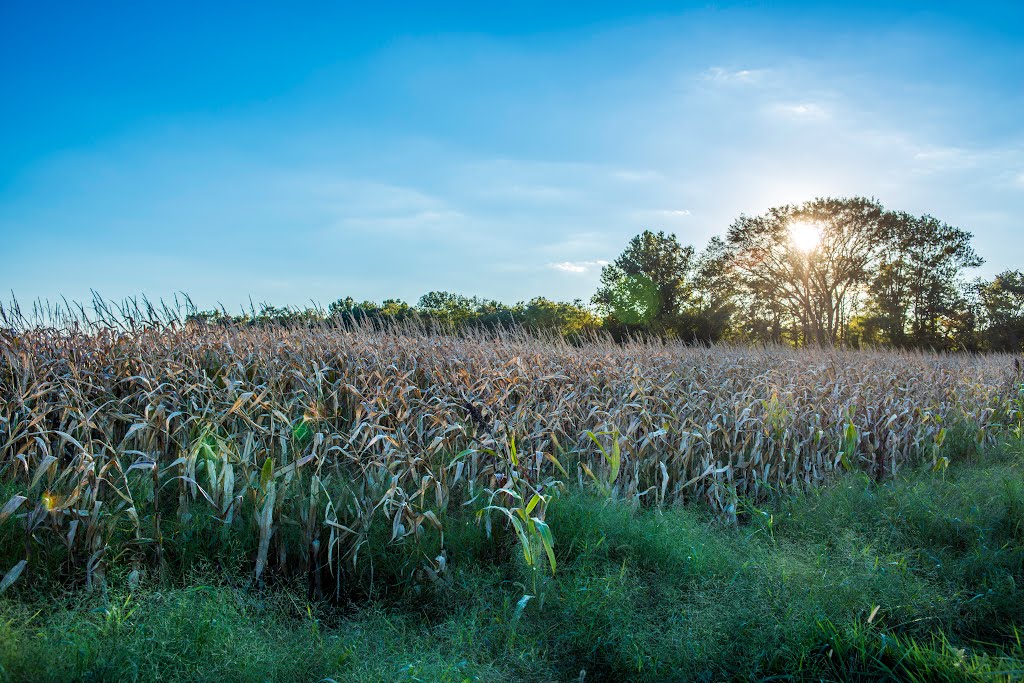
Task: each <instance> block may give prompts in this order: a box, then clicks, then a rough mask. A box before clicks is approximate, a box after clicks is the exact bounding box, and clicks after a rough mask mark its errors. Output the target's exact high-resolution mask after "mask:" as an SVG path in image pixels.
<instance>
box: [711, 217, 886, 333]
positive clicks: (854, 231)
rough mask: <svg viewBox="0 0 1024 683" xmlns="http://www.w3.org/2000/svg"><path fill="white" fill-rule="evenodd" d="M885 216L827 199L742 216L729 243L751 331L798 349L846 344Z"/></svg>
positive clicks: (740, 300) (740, 299)
mask: <svg viewBox="0 0 1024 683" xmlns="http://www.w3.org/2000/svg"><path fill="white" fill-rule="evenodd" d="M883 218H884V210H883V208H882V206H881V204H879V203H878V202H877V201H875V200H873V199H865V198H862V197H853V198H848V199H847V198H843V199H833V198H821V199H815V200H813V201H809V202H805V203H803V204H795V205H787V206H781V207H776V208H773V209H769V210H768V212H767V213H765V214H763V215H761V216H740V218H739V219H737V220H736V221H735V222H734V223H733V224H732V225H731V226H729V230H728V232H727V234H726V238H725V245H726V247H727V250H728V258H729V263H730V266H731V268H732V272H733V274H734V277H735V282H736V286H737V301H738V303H739V305H740V308H741V309H742V310H743V312H744V318H745V320H746V324H747V327H748V328H749V330H750V332H751V333H753V334H757V333H758V332H760V333H762V334H765V333H770V335H771V338H770V339H769V340H770V341H781V340H782V339H781V338H782V337H785V338H787V340H788V341H790V342H792V343H794V344H797V345H818V344H836V343H840V342H843V341H845V334H846V331H847V324H848V322H849V320H850V318H851V317H852V315H853V314H854V313H855V311H856V309H857V308H858V306H859V305H860V304H861V303H862V302H863V298H864V292H865V287H866V284H867V283H868V282H869V281H870V278H871V275H872V269H873V267H874V265H875V263H876V259H877V256H878V253H879V250H880V245H881V243H882V239H883V237H884V224H883Z"/></svg>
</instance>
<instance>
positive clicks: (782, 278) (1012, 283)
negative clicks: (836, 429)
mask: <svg viewBox="0 0 1024 683" xmlns="http://www.w3.org/2000/svg"><path fill="white" fill-rule="evenodd" d="M972 238H973V237H972V235H971V234H970V233H969V232H966V231H964V230H962V229H960V228H957V227H954V226H951V225H948V224H946V223H944V222H942V221H940V220H938V219H936V218H934V217H932V216H929V215H923V216H914V215H911V214H909V213H906V212H902V211H891V210H887V209H885V208H884V207H883V206H882V205H881V204H880V203H879V202H878V201H877V200H874V199H867V198H863V197H853V198H818V199H814V200H812V201H808V202H804V203H802V204H792V205H786V206H780V207H775V208H772V209H770V210H768V211H767V212H766V213H764V214H762V215H758V216H746V215H741V216H740V217H739V218H737V219H736V220H735V221H734V222H733V223H732V224H731V225H730V226H729V228H728V230H727V231H726V232H725V234H724V235H721V236H717V237H714V238H712V239H711V241H710V242H709V244H708V245H707V246H706V247H705V248H704V249H703V250H702V251H701V252H699V253H698V251H697V250H696V249H695V248H694V247H693V246H690V245H684V244H682V243H681V242H680V241H679V239H678V238H677V237H676V236H675V235H673V234H666V233H665V232H654V231H651V230H645V231H644V232H642V233H641V234H639V235H637V236H636V237H634V238H633V239H632V240H631V241H630V242H629V244H628V245H627V246H626V248H625V250H624V251H623V253H622V254H621V255H620V256H619V257H618V258H617V259H616V260H615V261H614V262H612V263H610V264H608V265H606V266H605V267H604V268H603V269H602V272H601V279H600V285H599V288H598V290H597V292H596V293H595V294H594V296H593V298H592V300H591V301H590V302H589V304H587V303H584V302H583V301H581V300H576V301H574V302H571V303H569V302H558V301H553V300H550V299H546V298H543V297H537V298H535V299H532V300H530V301H528V302H521V303H517V304H514V305H507V304H504V303H501V302H498V301H494V300H490V299H482V298H479V297H467V296H463V295H460V294H453V293H450V292H430V293H428V294H425V295H423V296H422V297H421V298H420V299H419V301H418V302H417V304H416V305H415V306H412V305H409V304H407V303H405V302H403V301H400V300H397V299H388V300H385V301H384V302H383V303H381V304H377V303H375V302H372V301H363V302H356V301H355V300H353V299H352V298H345V299H339V300H338V301H335V302H334V303H332V304H330V306H329V307H328V308H327V310H326V311H324V310H319V309H307V310H304V311H298V310H294V309H278V308H274V307H271V306H264V307H263V308H262V309H260V310H259V311H252V312H251V313H250V314H248V315H243V316H227V315H226V314H225V313H224V312H216V311H207V312H203V313H197V314H196V315H195V316H193V317H194V318H200V319H204V320H207V321H210V322H213V321H219V322H228V321H230V322H232V323H236V324H237V323H247V324H260V323H263V322H268V321H274V322H281V321H285V322H291V323H301V322H313V321H323V320H325V319H326V320H331V321H336V322H339V323H343V324H347V323H359V322H367V321H374V322H377V321H407V320H414V319H415V320H420V321H428V322H431V323H434V324H438V325H442V326H445V327H449V328H455V329H465V328H480V329H497V328H511V327H517V326H518V327H526V328H529V329H534V330H538V331H547V332H553V333H558V334H561V335H563V336H566V337H569V338H571V339H573V338H579V337H581V336H586V335H589V334H593V333H597V332H601V331H604V332H607V333H610V334H611V335H612V336H613V337H614V338H616V339H625V338H628V337H630V336H637V335H653V336H658V337H661V338H665V339H680V340H683V341H688V342H696V343H711V342H717V341H732V342H745V343H774V344H788V345H792V346H797V347H804V346H820V345H835V346H847V347H854V348H859V347H894V348H900V349H933V350H940V351H1022V350H1024V273H1022V272H1021V271H1020V270H1008V271H1004V272H1002V273H999V274H998V275H996V276H995V277H994V278H992V279H990V280H984V279H981V278H977V277H974V278H971V277H970V273H971V271H972V270H973V269H975V268H977V267H979V266H981V265H982V264H983V262H984V261H983V259H982V258H981V257H980V256H979V255H978V254H977V253H976V252H975V251H974V248H973V246H972V243H971V242H972Z"/></svg>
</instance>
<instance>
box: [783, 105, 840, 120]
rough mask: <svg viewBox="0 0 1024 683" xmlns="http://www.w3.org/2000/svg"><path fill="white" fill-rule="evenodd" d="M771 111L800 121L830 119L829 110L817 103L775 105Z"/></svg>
mask: <svg viewBox="0 0 1024 683" xmlns="http://www.w3.org/2000/svg"><path fill="white" fill-rule="evenodd" d="M769 111H771V112H772V113H774V114H776V115H780V116H784V117H786V118H789V119H794V120H798V121H824V120H825V119H828V118H830V115H829V112H828V110H826V109H825V108H824V107H822V106H821V105H820V104H817V103H815V102H787V103H778V104H774V105H772V106H771V107H770V108H769Z"/></svg>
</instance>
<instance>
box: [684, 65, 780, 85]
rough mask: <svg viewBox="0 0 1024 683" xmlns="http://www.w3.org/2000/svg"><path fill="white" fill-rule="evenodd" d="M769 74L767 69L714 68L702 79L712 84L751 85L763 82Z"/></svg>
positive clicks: (703, 75)
mask: <svg viewBox="0 0 1024 683" xmlns="http://www.w3.org/2000/svg"><path fill="white" fill-rule="evenodd" d="M767 73H768V71H767V69H727V68H724V67H721V66H713V67H711V68H710V69H708V70H707V71H705V72H704V73H703V74H701V78H702V79H703V80H705V81H710V82H712V83H724V84H734V83H735V84H749V83H757V82H759V81H761V80H762V79H763V78H764V76H765V75H766V74H767Z"/></svg>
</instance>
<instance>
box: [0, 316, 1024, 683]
mask: <svg viewBox="0 0 1024 683" xmlns="http://www.w3.org/2000/svg"><path fill="white" fill-rule="evenodd" d="M0 351H2V360H0V445H2V448H3V451H2V454H0V455H2V457H0V468H2V469H0V487H2V498H3V500H2V501H0V504H3V503H6V504H5V505H4V506H3V508H2V510H0V560H2V564H0V571H4V572H7V574H6V577H5V579H4V581H3V586H2V589H3V591H4V598H3V599H4V603H3V609H4V612H5V616H4V619H5V624H6V625H5V626H4V627H3V628H4V629H5V630H4V632H3V642H2V644H0V647H2V648H3V652H2V653H0V654H2V657H3V661H4V670H5V671H6V672H7V673H8V675H9V676H10V677H11V678H12V680H20V679H22V678H26V677H35V676H38V677H42V678H46V677H50V678H52V679H54V680H62V679H66V678H74V677H86V675H87V674H88V675H89V676H91V677H92V678H93V679H96V680H124V679H130V678H132V677H135V678H137V679H138V680H149V679H151V678H153V677H154V675H156V673H160V675H161V676H163V677H164V678H166V679H167V680H191V679H193V678H195V677H197V676H206V677H208V678H209V679H210V680H226V679H227V678H230V676H229V675H228V674H229V673H230V672H234V674H233V675H237V678H238V680H253V679H260V678H261V677H267V678H270V679H273V680H318V679H319V678H321V677H323V676H331V677H334V678H336V679H338V680H341V679H342V678H345V677H346V676H348V677H349V678H350V679H352V680H361V679H365V678H366V677H370V678H373V677H378V678H381V679H384V680H388V679H391V678H395V677H399V678H401V677H403V676H404V677H407V678H408V679H409V680H465V679H470V680H472V679H473V678H475V677H479V678H481V679H493V680H507V679H508V677H512V678H513V679H515V678H524V679H526V678H529V679H532V680H570V679H571V680H576V679H578V677H579V675H580V671H581V670H586V671H587V674H586V680H619V679H623V678H638V679H649V680H671V679H681V680H688V679H696V680H701V679H707V680H719V679H721V678H722V677H728V676H734V675H737V676H743V677H759V676H767V675H773V674H784V673H787V672H790V671H792V670H793V669H794V668H795V667H797V666H799V667H805V668H806V669H807V671H809V672H817V673H813V674H808V676H810V677H812V678H813V677H814V676H818V677H820V676H826V677H827V676H852V675H854V674H857V673H863V674H864V675H865V676H867V677H873V676H879V675H881V674H882V673H884V669H885V667H889V668H892V667H898V666H902V664H900V662H907V666H910V667H911V668H913V667H918V668H917V669H913V670H916V671H922V672H928V671H933V670H934V671H946V672H949V673H950V678H951V679H956V678H957V675H958V674H964V675H966V674H965V672H966V671H968V670H977V671H979V672H980V671H990V672H999V671H1003V672H1004V673H1002V674H996V676H997V677H998V676H1002V677H1003V678H1009V677H1011V676H1012V675H1013V674H1010V673H1006V672H1009V671H1018V672H1019V670H1020V669H1021V666H1022V665H1021V661H1020V660H1021V657H1022V653H1021V649H1020V648H1021V645H1020V642H1019V639H1018V635H1017V633H1018V632H1017V628H1019V627H1020V626H1021V624H1024V619H1022V614H1021V609H1022V608H1021V607H1020V605H1021V604H1024V600H1022V599H1021V598H1022V596H1021V595H1020V589H1019V586H1020V585H1021V582H1022V581H1024V570H1022V562H1024V551H1022V549H1021V544H1022V533H1024V532H1022V529H1024V521H1022V517H1021V515H1022V512H1024V491H1022V481H1021V476H1020V466H1021V456H1020V452H1019V446H1013V445H1011V446H1007V445H1005V444H1007V443H1009V444H1016V443H1019V439H1020V438H1021V436H1022V430H1024V378H1022V376H1021V374H1020V366H1019V365H1015V363H1014V359H1013V358H1011V357H1010V356H1003V355H989V356H955V355H950V356H942V355H931V354H900V353H894V352H863V351H862V352H845V351H836V350H820V351H802V352H797V351H790V350H786V349H781V348H768V349H751V348H731V347H724V346H722V347H712V348H700V347H684V346H677V345H662V344H657V343H650V344H648V343H636V344H627V345H615V344H611V343H605V342H600V341H595V342H593V343H589V344H585V345H582V346H579V347H574V346H570V345H567V344H565V343H564V342H561V341H557V342H556V341H550V340H539V339H535V338H531V337H528V336H517V335H514V334H508V335H499V336H497V337H493V338H487V337H484V336H478V337H472V336H467V337H461V338H456V337H446V336H437V335H430V334H426V333H423V332H419V331H417V330H415V329H414V328H402V329H399V328H393V329H384V330H381V329H371V328H362V329H353V330H343V329H337V328H329V327H318V328H313V329H308V328H296V329H287V328H284V327H280V326H271V327H262V328H261V327H219V326H205V325H188V326H185V327H178V328H164V329H148V330H138V331H135V332H130V333H129V332H120V333H115V332H114V331H112V330H110V329H100V330H96V331H93V332H91V333H89V334H86V333H79V332H74V333H71V332H66V331H65V332H60V331H57V330H53V329H36V330H32V331H27V332H21V333H17V334H14V333H9V334H8V333H4V336H3V337H0ZM1015 449H1016V450H1015ZM683 504H685V505H683ZM68 587H71V588H76V589H77V588H80V589H82V590H76V591H75V592H74V593H72V595H71V597H69V598H66V599H60V600H57V599H56V598H54V596H55V595H56V594H58V593H59V592H60V591H61V590H63V589H64V588H68ZM875 607H878V610H877V611H875V610H874V608H875ZM96 608H98V609H99V611H94V610H95V609H96ZM353 610H355V611H353ZM873 612H874V614H873V616H872V613H873ZM72 623H73V624H74V626H73V627H71V626H70V625H71V624H72ZM115 644H116V646H115ZM153 644H159V645H160V647H158V648H154V647H152V645H153ZM111 648H113V649H111ZM183 648H185V649H183ZM189 648H192V649H189ZM965 648H966V649H965ZM44 651H46V652H53V653H57V654H55V655H54V656H53V657H52V658H50V659H49V660H47V658H45V657H43V656H42V654H41V653H42V652H44ZM104 667H107V668H104ZM401 667H406V668H401ZM929 667H932V668H931V669H930V668H929ZM910 670H911V669H908V671H910ZM901 675H903V674H901ZM907 675H909V674H907ZM922 676H923V678H922V680H932V678H931V677H930V674H927V673H926V674H922Z"/></svg>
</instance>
